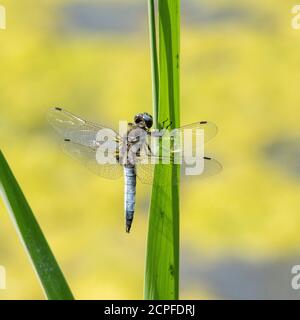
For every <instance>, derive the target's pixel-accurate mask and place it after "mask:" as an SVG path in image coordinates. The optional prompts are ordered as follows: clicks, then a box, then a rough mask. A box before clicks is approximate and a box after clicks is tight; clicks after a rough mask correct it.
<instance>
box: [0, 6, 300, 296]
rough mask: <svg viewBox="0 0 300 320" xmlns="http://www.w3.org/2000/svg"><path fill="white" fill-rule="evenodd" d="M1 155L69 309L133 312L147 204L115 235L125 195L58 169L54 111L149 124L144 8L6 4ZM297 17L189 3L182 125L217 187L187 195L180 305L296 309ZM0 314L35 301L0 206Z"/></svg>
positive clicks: (61, 158)
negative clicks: (140, 116) (109, 307)
mask: <svg viewBox="0 0 300 320" xmlns="http://www.w3.org/2000/svg"><path fill="white" fill-rule="evenodd" d="M0 4H2V5H4V6H5V7H6V11H7V29H6V30H1V31H0V142H1V144H0V147H1V149H2V151H3V152H4V154H5V156H6V158H7V160H8V162H9V163H10V165H11V168H12V170H13V171H14V173H15V175H16V177H17V179H18V181H19V183H20V185H21V187H22V189H23V190H24V192H25V195H26V197H27V199H28V201H29V203H30V205H31V207H32V209H33V211H34V213H35V215H36V217H37V219H38V221H39V223H40V225H41V227H42V229H43V231H44V233H45V236H46V238H47V239H48V241H49V244H50V246H51V248H52V250H53V252H54V254H55V256H56V258H57V260H58V262H59V264H60V265H61V267H62V269H63V271H64V274H65V276H66V278H67V280H68V282H69V284H70V286H71V288H72V291H73V293H74V295H75V297H76V298H77V299H141V298H142V297H143V271H144V258H145V244H146V233H147V214H148V205H149V200H150V199H149V197H150V192H151V188H150V187H147V186H143V185H141V184H139V185H138V190H137V208H136V215H135V220H134V223H133V228H132V232H131V233H130V234H129V235H128V234H126V233H125V231H124V220H123V183H122V182H123V181H122V180H120V181H110V180H104V179H102V178H99V177H97V176H94V175H93V174H91V173H90V172H89V171H88V170H87V169H85V168H84V167H81V166H80V165H79V164H77V163H76V162H74V161H73V160H72V159H70V158H68V157H67V156H66V155H65V154H64V153H63V152H62V151H61V149H60V147H59V144H58V143H57V141H56V140H55V138H54V135H53V132H52V129H51V128H50V126H49V125H48V124H47V122H46V120H45V114H46V111H47V109H48V108H49V107H53V106H61V107H64V108H66V109H68V110H70V111H72V112H74V113H76V114H79V115H82V116H84V117H86V118H87V119H91V120H94V121H98V122H100V123H102V124H104V125H107V126H111V127H117V125H118V121H119V120H129V121H130V120H132V118H133V116H134V114H135V113H137V112H141V111H147V112H151V109H152V104H151V75H150V62H149V61H150V59H149V40H148V25H147V23H148V22H147V2H146V0H145V1H138V0H131V1H121V0H120V1H117V0H115V1H108V0H107V1H104V0H103V1H92V0H89V1H83V0H76V1H75V0H40V1H33V0H22V1H18V0H1V1H0ZM295 4H296V3H295V2H294V1H287V0H286V1H281V0H272V1H271V0H267V1H259V0H255V1H254V0H246V1H235V0H227V1H221V0H215V1H208V0H206V1H204V0H203V1H200V0H194V1H193V0H183V1H182V7H183V8H182V41H181V42H182V55H181V90H182V99H181V101H182V104H181V122H182V124H185V123H190V122H195V121H197V120H210V121H213V122H215V123H216V124H217V125H218V127H219V134H218V136H217V138H215V139H214V140H213V141H212V142H210V143H209V144H208V145H207V147H206V150H207V154H208V155H211V156H213V157H215V158H217V159H218V160H219V161H220V162H222V164H223V167H224V169H223V171H222V173H221V174H219V175H217V176H214V177H211V178H209V179H206V180H199V181H194V182H192V183H185V182H184V181H183V183H182V188H181V298H182V299H188V298H194V299H210V298H226V299H234V298H241V299H247V298H261V299H262V298H271V299H272V298H295V299H296V298H300V292H297V291H294V290H293V289H292V288H291V286H290V281H291V277H292V276H291V267H292V266H293V265H294V264H300V248H299V243H300V232H299V226H300V216H299V212H300V202H299V195H300V183H299V182H300V165H299V159H300V140H299V138H300V124H299V119H300V108H299V104H300V94H299V83H300V72H299V70H298V67H299V57H300V41H299V40H300V30H294V29H292V28H291V19H292V14H291V8H292V7H293V6H294V5H295ZM0 265H3V266H5V268H6V272H7V289H6V290H0V299H43V298H44V296H43V293H42V290H41V288H40V286H39V283H38V280H37V278H36V276H35V274H34V272H33V270H32V267H31V265H30V262H29V260H28V259H27V256H26V254H25V252H24V249H23V247H22V245H21V243H20V241H19V239H18V238H17V235H16V232H15V230H14V228H13V226H12V223H11V221H10V219H9V217H8V214H7V211H6V209H5V207H4V206H3V204H2V202H1V203H0Z"/></svg>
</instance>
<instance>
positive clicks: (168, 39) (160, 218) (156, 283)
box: [144, 0, 180, 299]
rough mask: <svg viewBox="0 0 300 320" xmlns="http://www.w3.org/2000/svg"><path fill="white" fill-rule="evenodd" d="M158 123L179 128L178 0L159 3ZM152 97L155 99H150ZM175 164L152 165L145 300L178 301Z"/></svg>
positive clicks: (176, 171)
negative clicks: (152, 177)
mask: <svg viewBox="0 0 300 320" xmlns="http://www.w3.org/2000/svg"><path fill="white" fill-rule="evenodd" d="M158 11H159V106H158V122H159V123H161V122H163V121H165V120H167V119H168V120H169V121H171V122H172V127H179V125H180V124H179V122H180V113H179V111H180V108H179V102H180V101H179V100H180V92H179V54H180V53H179V51H180V50H179V49H180V43H179V41H180V0H159V1H158ZM154 98H155V97H154ZM174 180H177V181H179V167H178V165H172V164H170V165H165V164H159V165H156V168H155V175H154V182H153V189H152V198H151V206H150V215H149V226H148V238H147V253H146V271H145V292H144V295H145V299H178V296H179V293H178V291H179V290H178V287H179V184H176V183H174Z"/></svg>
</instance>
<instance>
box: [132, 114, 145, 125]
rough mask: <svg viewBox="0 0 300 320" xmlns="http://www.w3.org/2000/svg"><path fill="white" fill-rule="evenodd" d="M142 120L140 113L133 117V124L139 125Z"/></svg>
mask: <svg viewBox="0 0 300 320" xmlns="http://www.w3.org/2000/svg"><path fill="white" fill-rule="evenodd" d="M142 120H143V115H142V114H141V113H138V114H136V115H135V116H134V122H135V123H140V122H141V121H142Z"/></svg>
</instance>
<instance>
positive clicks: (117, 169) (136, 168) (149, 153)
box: [47, 107, 222, 233]
mask: <svg viewBox="0 0 300 320" xmlns="http://www.w3.org/2000/svg"><path fill="white" fill-rule="evenodd" d="M47 119H48V121H49V123H50V124H51V126H52V127H53V128H54V130H55V131H56V132H57V133H58V135H59V137H60V139H61V144H62V148H63V150H64V151H65V152H66V153H67V154H68V155H69V156H71V157H72V158H74V159H75V160H77V161H79V162H80V163H81V164H83V165H84V166H86V167H87V168H88V169H90V170H91V171H92V172H94V173H96V174H97V175H99V176H100V177H103V178H107V179H118V178H121V177H122V176H123V177H124V186H125V188H124V189H125V190H124V211H125V230H126V232H127V233H129V232H130V229H131V226H132V221H133V217H134V212H135V198H136V185H137V179H138V180H139V181H140V182H141V183H143V184H152V182H153V176H154V168H155V165H156V164H157V163H161V162H163V163H164V160H166V159H165V158H166V156H164V155H162V154H161V151H160V153H157V152H154V150H153V149H154V148H153V145H152V144H151V143H149V141H148V140H147V139H140V138H141V136H143V137H149V136H151V135H153V136H154V137H159V138H160V139H162V138H164V139H166V138H167V139H169V140H170V145H172V142H174V136H172V135H169V134H168V133H169V132H170V130H169V127H170V125H171V123H169V125H168V126H166V127H165V124H164V122H163V124H162V127H163V130H161V131H158V130H153V129H152V126H153V118H152V116H151V115H150V114H149V113H147V112H143V113H138V114H136V115H135V116H134V119H133V120H134V121H133V122H132V123H128V126H127V128H126V133H125V134H119V133H117V132H116V131H114V130H112V129H110V128H107V127H105V126H102V125H100V124H98V123H96V122H92V121H88V120H86V119H83V118H81V117H79V116H77V115H75V114H73V113H71V112H69V111H67V110H65V109H63V108H60V107H56V108H51V109H50V110H49V111H48V114H47ZM106 129H108V130H109V131H110V132H113V133H114V135H113V139H112V144H111V145H109V146H108V148H107V150H106V151H107V154H108V155H109V156H110V157H111V159H113V160H114V161H112V162H109V163H105V162H103V163H100V162H99V161H98V158H97V152H98V151H99V148H101V142H103V141H99V132H102V130H106ZM186 129H188V130H190V132H191V134H192V136H196V134H197V133H198V129H200V130H203V132H204V143H206V142H208V141H209V140H211V139H212V138H213V137H214V136H215V135H216V134H217V126H216V125H215V124H214V123H212V122H208V121H198V122H195V123H192V124H188V125H185V126H182V127H180V128H177V129H175V130H176V134H177V135H178V136H181V135H182V134H183V132H184V131H185V130H186ZM136 131H137V132H138V134H133V133H135V132H136ZM141 133H142V134H141ZM141 141H142V142H141ZM137 145H138V147H137V148H135V147H136V146H137ZM183 147H184V142H183V143H182V145H180V147H179V148H178V147H177V148H175V147H174V148H173V149H171V150H169V151H170V154H171V156H170V157H169V160H170V162H169V163H171V164H172V163H174V159H175V157H174V155H177V154H179V153H180V152H182V149H183ZM132 149H135V150H134V152H132ZM141 150H144V151H145V152H141ZM160 150H161V149H160ZM130 151H131V152H130ZM129 154H131V155H132V154H133V157H129ZM172 155H173V156H172ZM153 159H154V161H153ZM145 160H149V161H145ZM201 160H202V161H203V164H204V167H203V171H202V174H201V177H206V176H211V175H214V174H217V173H219V172H220V171H221V170H222V165H221V164H220V163H219V162H218V161H217V160H215V159H212V158H210V157H206V156H203V157H202V159H201ZM184 166H185V165H184V164H182V165H181V167H182V168H183V167H184ZM174 183H177V182H174Z"/></svg>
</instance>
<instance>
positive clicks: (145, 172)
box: [136, 157, 223, 184]
mask: <svg viewBox="0 0 300 320" xmlns="http://www.w3.org/2000/svg"><path fill="white" fill-rule="evenodd" d="M155 158H156V160H157V161H160V163H161V161H162V160H164V161H166V160H167V159H162V157H152V160H153V159H155ZM164 165H168V164H164ZM203 165H204V168H203V171H202V173H200V174H199V175H188V170H187V169H191V167H193V166H191V165H187V164H186V163H183V164H181V165H180V171H181V177H182V179H183V181H184V180H188V179H196V180H197V179H202V178H207V177H210V176H213V175H216V174H218V173H220V172H221V171H222V169H223V167H222V165H221V164H220V162H219V161H217V160H215V159H213V158H209V157H203ZM136 168H137V177H138V178H139V180H140V181H141V182H142V183H143V184H152V182H153V178H154V169H155V164H152V163H151V158H150V157H148V163H146V160H145V158H143V159H140V161H138V162H137V163H136ZM174 184H177V181H176V180H174Z"/></svg>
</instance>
